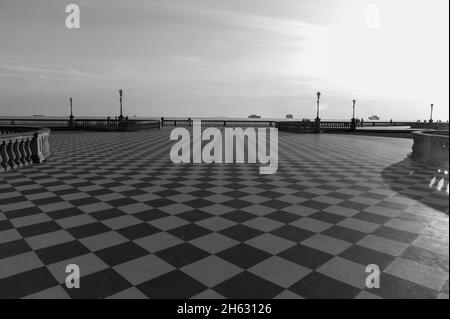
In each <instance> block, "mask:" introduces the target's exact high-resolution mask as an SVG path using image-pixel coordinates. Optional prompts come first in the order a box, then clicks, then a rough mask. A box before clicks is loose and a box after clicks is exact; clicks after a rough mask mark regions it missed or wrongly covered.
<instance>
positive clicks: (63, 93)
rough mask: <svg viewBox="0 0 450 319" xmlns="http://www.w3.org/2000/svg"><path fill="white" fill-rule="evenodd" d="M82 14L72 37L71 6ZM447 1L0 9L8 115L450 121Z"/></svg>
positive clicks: (28, 0)
mask: <svg viewBox="0 0 450 319" xmlns="http://www.w3.org/2000/svg"><path fill="white" fill-rule="evenodd" d="M70 3H73V4H77V5H78V6H79V7H80V28H79V29H68V28H67V27H66V25H65V21H66V17H67V15H68V13H66V12H65V9H66V5H68V4H70ZM448 7H449V1H448V0H122V1H119V0H71V1H67V2H66V1H61V0H0V116H15V115H26V116H30V115H34V114H42V115H48V116H65V115H67V114H68V112H69V106H68V99H69V97H72V98H73V101H74V113H75V114H74V115H75V116H108V115H109V116H116V115H118V112H119V99H118V97H119V94H118V90H119V89H123V91H124V96H123V103H124V112H125V114H126V115H128V116H146V117H160V116H165V117H170V116H182V117H209V116H228V117H247V116H248V115H250V114H258V115H261V116H263V117H277V118H278V117H284V116H285V115H286V114H293V115H294V116H295V117H296V118H314V117H315V114H316V92H317V91H320V92H321V93H322V97H321V109H320V112H321V113H320V116H321V118H323V119H348V118H351V116H352V100H353V99H356V100H357V105H356V117H363V118H367V117H369V116H371V115H378V116H379V117H381V119H385V120H389V119H391V118H392V119H394V120H417V119H421V120H424V119H429V117H430V104H431V103H434V104H435V108H434V119H441V120H444V121H446V120H448V117H449V110H448V105H449V91H448V87H449V73H448V72H449V34H448V33H449V16H448V14H449V8H448Z"/></svg>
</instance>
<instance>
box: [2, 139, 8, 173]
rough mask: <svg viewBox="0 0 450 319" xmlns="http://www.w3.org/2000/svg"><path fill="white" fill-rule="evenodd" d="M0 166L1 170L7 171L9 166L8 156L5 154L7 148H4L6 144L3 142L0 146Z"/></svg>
mask: <svg viewBox="0 0 450 319" xmlns="http://www.w3.org/2000/svg"><path fill="white" fill-rule="evenodd" d="M0 159H1V161H0V166H1V167H2V168H3V170H8V169H9V166H8V162H9V156H8V152H7V146H6V142H5V141H3V142H2V143H1V144H0Z"/></svg>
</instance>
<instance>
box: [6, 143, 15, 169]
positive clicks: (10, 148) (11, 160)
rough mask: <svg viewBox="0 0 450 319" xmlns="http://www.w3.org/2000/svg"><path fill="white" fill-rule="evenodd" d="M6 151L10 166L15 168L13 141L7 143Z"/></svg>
mask: <svg viewBox="0 0 450 319" xmlns="http://www.w3.org/2000/svg"><path fill="white" fill-rule="evenodd" d="M6 152H7V153H8V158H9V160H8V166H9V167H10V168H14V163H15V158H14V151H13V142H12V141H9V142H8V144H6Z"/></svg>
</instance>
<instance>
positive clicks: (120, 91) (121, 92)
mask: <svg viewBox="0 0 450 319" xmlns="http://www.w3.org/2000/svg"><path fill="white" fill-rule="evenodd" d="M119 95H120V116H119V119H120V120H122V119H123V114H122V95H123V90H122V89H120V90H119Z"/></svg>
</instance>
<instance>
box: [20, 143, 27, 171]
mask: <svg viewBox="0 0 450 319" xmlns="http://www.w3.org/2000/svg"><path fill="white" fill-rule="evenodd" d="M19 154H20V163H21V164H22V166H25V165H27V164H28V163H27V161H26V160H25V158H26V157H27V153H26V152H25V139H22V140H21V141H20V143H19Z"/></svg>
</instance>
